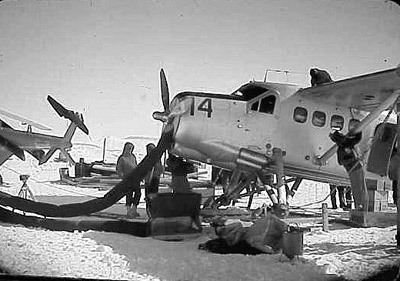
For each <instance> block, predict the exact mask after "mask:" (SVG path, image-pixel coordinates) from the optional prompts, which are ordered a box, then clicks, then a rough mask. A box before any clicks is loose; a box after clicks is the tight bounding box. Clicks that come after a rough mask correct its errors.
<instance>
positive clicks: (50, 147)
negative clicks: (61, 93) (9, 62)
mask: <svg viewBox="0 0 400 281" xmlns="http://www.w3.org/2000/svg"><path fill="white" fill-rule="evenodd" d="M47 100H48V102H49V103H50V105H51V106H52V107H53V109H54V110H55V111H56V112H57V113H58V115H59V116H60V117H64V118H66V119H68V120H70V121H71V123H70V125H69V127H68V128H67V130H66V132H65V134H64V136H62V137H59V136H53V135H46V134H40V133H35V132H32V126H33V127H36V128H39V129H48V128H47V127H45V126H43V125H40V124H37V123H35V122H32V121H29V120H27V119H21V117H18V116H16V115H14V114H11V113H8V112H5V111H3V110H2V111H1V112H0V113H2V114H3V115H6V116H8V117H10V118H14V119H15V118H17V119H18V120H20V121H23V123H24V124H27V125H28V129H27V131H20V130H15V129H13V128H12V127H11V126H10V125H8V124H7V123H6V122H4V121H2V120H0V165H2V164H3V163H4V162H5V161H6V160H7V159H8V158H10V157H11V156H12V155H16V156H17V157H18V158H19V159H21V160H23V161H24V160H25V153H24V151H27V152H28V153H30V154H31V155H32V156H34V157H35V158H36V159H37V160H38V161H39V165H42V164H44V163H46V162H47V161H48V160H49V159H50V157H51V156H52V155H53V154H54V152H56V151H57V150H58V149H59V150H60V152H61V153H62V154H63V155H64V156H65V158H66V159H67V160H68V162H69V163H70V165H74V164H75V161H74V160H73V159H72V157H71V156H70V155H69V153H68V150H69V149H70V148H71V147H72V144H71V139H72V137H73V135H74V133H75V131H76V128H79V129H81V130H82V131H83V132H84V133H85V134H89V130H88V128H87V127H86V125H85V124H84V121H83V116H82V114H78V113H76V112H73V111H71V110H67V109H66V108H65V107H64V106H62V105H61V104H60V103H58V102H57V101H56V100H55V99H54V98H52V97H51V96H50V95H49V96H47ZM44 149H45V150H47V152H45V151H44Z"/></svg>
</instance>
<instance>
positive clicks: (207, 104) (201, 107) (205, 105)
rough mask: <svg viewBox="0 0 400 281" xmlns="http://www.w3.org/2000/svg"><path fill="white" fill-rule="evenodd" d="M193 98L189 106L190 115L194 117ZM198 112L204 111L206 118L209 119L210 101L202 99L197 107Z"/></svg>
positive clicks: (210, 111)
mask: <svg viewBox="0 0 400 281" xmlns="http://www.w3.org/2000/svg"><path fill="white" fill-rule="evenodd" d="M194 103H195V98H194V97H192V104H191V105H190V115H191V116H194V109H195V104H194ZM197 110H198V111H205V112H207V118H211V113H212V111H213V110H212V105H211V99H210V98H208V99H204V100H203V101H202V102H201V103H200V104H199V106H198V107H197Z"/></svg>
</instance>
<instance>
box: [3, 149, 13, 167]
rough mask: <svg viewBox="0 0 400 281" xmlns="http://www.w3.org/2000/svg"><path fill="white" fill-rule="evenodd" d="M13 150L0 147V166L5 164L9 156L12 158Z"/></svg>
mask: <svg viewBox="0 0 400 281" xmlns="http://www.w3.org/2000/svg"><path fill="white" fill-rule="evenodd" d="M13 154H14V153H12V152H11V151H8V150H5V149H1V148H0V166H1V165H3V163H4V162H6V161H7V159H8V158H10V156H11V155H13Z"/></svg>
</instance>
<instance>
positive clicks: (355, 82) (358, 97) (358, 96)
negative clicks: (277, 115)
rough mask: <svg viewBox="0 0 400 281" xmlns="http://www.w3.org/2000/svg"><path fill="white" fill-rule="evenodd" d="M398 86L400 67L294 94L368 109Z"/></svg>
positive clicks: (337, 104) (399, 85)
mask: <svg viewBox="0 0 400 281" xmlns="http://www.w3.org/2000/svg"><path fill="white" fill-rule="evenodd" d="M398 89H400V66H399V67H398V68H393V69H389V70H385V71H380V72H375V73H371V74H367V75H362V76H358V77H353V78H349V79H345V80H340V81H335V82H329V83H325V84H323V85H319V86H314V87H309V88H304V89H301V90H299V91H298V92H296V94H295V95H297V96H299V97H301V98H304V99H309V100H313V101H316V102H319V103H326V104H330V105H336V106H345V107H352V108H355V109H359V110H366V111H372V110H374V109H375V108H376V107H378V106H379V104H380V103H381V102H383V101H384V100H386V99H387V98H388V97H389V96H390V94H392V93H393V92H394V91H395V90H398Z"/></svg>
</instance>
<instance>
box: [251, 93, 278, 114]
mask: <svg viewBox="0 0 400 281" xmlns="http://www.w3.org/2000/svg"><path fill="white" fill-rule="evenodd" d="M275 102H276V97H275V96H274V95H270V96H267V97H265V98H263V99H262V100H261V101H259V100H258V101H256V102H254V103H253V104H252V105H251V107H250V109H251V110H252V111H258V112H263V113H267V114H273V113H274V109H275Z"/></svg>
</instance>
